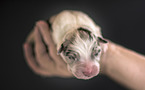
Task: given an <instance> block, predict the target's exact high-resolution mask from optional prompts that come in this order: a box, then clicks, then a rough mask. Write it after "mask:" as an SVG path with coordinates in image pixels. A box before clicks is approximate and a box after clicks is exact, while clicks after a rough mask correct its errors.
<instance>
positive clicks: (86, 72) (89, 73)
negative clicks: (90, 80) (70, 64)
mask: <svg viewBox="0 0 145 90" xmlns="http://www.w3.org/2000/svg"><path fill="white" fill-rule="evenodd" d="M82 73H83V74H84V75H85V76H87V77H91V76H95V75H97V74H98V73H99V70H98V68H97V67H96V66H93V67H92V68H86V69H85V70H84V71H83V72H82Z"/></svg>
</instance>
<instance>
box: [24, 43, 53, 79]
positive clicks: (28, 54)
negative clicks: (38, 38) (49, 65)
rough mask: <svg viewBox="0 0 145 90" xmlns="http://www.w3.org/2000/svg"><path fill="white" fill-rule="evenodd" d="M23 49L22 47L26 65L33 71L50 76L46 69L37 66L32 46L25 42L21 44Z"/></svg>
mask: <svg viewBox="0 0 145 90" xmlns="http://www.w3.org/2000/svg"><path fill="white" fill-rule="evenodd" d="M23 49H24V55H25V58H26V61H27V63H28V65H29V66H30V68H31V69H32V70H33V71H34V72H35V73H37V74H40V75H43V76H51V74H50V73H49V72H48V71H46V70H43V69H42V68H40V67H39V66H38V64H37V62H36V60H35V58H34V57H33V54H32V48H31V47H30V45H29V44H28V43H25V44H24V45H23Z"/></svg>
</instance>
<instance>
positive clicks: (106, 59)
mask: <svg viewBox="0 0 145 90" xmlns="http://www.w3.org/2000/svg"><path fill="white" fill-rule="evenodd" d="M114 48H116V45H115V44H114V43H113V42H111V41H108V44H107V50H106V51H105V52H103V54H102V56H101V61H100V73H101V74H107V71H108V65H109V63H110V60H111V56H112V54H113V52H114Z"/></svg>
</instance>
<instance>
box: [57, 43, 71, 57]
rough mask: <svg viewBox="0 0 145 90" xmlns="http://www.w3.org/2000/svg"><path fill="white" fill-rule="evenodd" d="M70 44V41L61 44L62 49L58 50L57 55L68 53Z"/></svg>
mask: <svg viewBox="0 0 145 90" xmlns="http://www.w3.org/2000/svg"><path fill="white" fill-rule="evenodd" d="M68 43H69V41H68V40H65V41H64V42H63V43H62V44H61V46H60V48H59V49H58V50H57V54H58V55H59V54H60V53H61V52H63V51H64V52H65V51H66V49H67V45H68Z"/></svg>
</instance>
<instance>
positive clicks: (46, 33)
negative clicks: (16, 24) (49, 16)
mask: <svg viewBox="0 0 145 90" xmlns="http://www.w3.org/2000/svg"><path fill="white" fill-rule="evenodd" d="M37 26H38V28H39V29H40V32H41V34H42V36H43V39H44V42H45V43H46V44H47V45H48V47H49V54H50V56H51V57H52V59H53V60H54V61H55V62H56V64H64V61H62V59H61V58H60V57H59V56H58V55H57V51H56V47H55V44H54V42H53V41H52V38H51V34H50V30H49V28H48V25H47V24H46V23H45V22H44V21H39V22H37Z"/></svg>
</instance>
